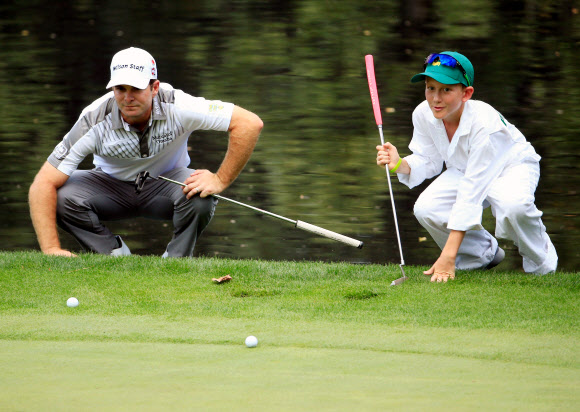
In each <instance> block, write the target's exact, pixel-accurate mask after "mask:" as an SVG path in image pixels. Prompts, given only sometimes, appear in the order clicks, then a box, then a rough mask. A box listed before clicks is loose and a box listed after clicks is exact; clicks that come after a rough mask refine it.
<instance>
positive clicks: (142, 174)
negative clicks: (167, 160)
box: [135, 170, 149, 194]
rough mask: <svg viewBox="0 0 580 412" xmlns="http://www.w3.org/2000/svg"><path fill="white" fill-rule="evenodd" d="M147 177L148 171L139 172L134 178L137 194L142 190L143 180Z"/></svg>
mask: <svg viewBox="0 0 580 412" xmlns="http://www.w3.org/2000/svg"><path fill="white" fill-rule="evenodd" d="M148 177H149V172H148V171H146V170H145V171H143V172H139V174H138V175H137V178H136V179H135V193H137V194H139V193H141V191H142V190H143V186H145V181H146V180H147V178H148Z"/></svg>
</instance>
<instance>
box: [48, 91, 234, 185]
mask: <svg viewBox="0 0 580 412" xmlns="http://www.w3.org/2000/svg"><path fill="white" fill-rule="evenodd" d="M233 108H234V105H233V104H232V103H225V102H222V101H219V100H206V99H204V98H202V97H194V96H191V95H189V94H187V93H184V92H183V91H181V90H178V89H174V88H173V87H171V85H169V84H167V83H161V84H160V86H159V93H158V94H157V96H156V97H155V98H154V99H153V109H152V111H151V118H150V119H149V127H148V128H146V129H145V130H144V131H143V133H141V132H140V131H138V130H137V129H135V128H133V127H131V126H130V125H129V124H128V123H127V122H125V121H124V120H123V118H122V116H121V112H120V110H119V107H118V106H117V102H116V101H115V98H114V94H113V92H112V91H111V92H109V93H107V94H106V95H104V96H103V97H101V98H99V99H97V100H95V101H94V102H93V103H92V104H90V105H89V106H88V107H86V108H85V109H84V110H83V111H82V113H81V115H80V117H79V119H78V121H77V122H76V123H75V125H74V126H73V128H72V129H71V130H70V131H69V132H68V133H67V134H66V135H65V137H64V138H63V140H62V141H61V142H60V143H59V144H58V145H57V146H56V147H55V148H54V150H53V152H52V153H51V154H50V156H49V157H48V162H49V163H50V164H51V165H53V166H54V167H56V168H57V169H58V170H60V171H61V172H63V173H65V174H66V175H69V176H70V175H71V174H72V172H74V171H75V170H76V169H77V167H78V165H79V164H80V163H81V161H82V160H83V159H84V158H85V157H86V156H88V155H90V154H92V155H93V163H94V165H95V166H96V167H98V168H101V169H102V170H103V171H104V172H105V173H107V174H109V175H110V176H113V177H114V178H116V179H119V180H123V181H134V180H135V177H136V176H137V174H138V173H139V172H141V171H144V170H147V171H149V172H150V173H151V175H153V176H157V175H159V174H162V173H164V172H166V171H168V170H172V169H175V168H177V167H187V166H188V165H189V163H190V158H189V154H188V152H187V140H188V137H189V135H190V134H191V133H192V132H193V131H195V130H216V131H222V132H226V131H227V130H228V128H229V125H230V120H231V117H232V112H233Z"/></svg>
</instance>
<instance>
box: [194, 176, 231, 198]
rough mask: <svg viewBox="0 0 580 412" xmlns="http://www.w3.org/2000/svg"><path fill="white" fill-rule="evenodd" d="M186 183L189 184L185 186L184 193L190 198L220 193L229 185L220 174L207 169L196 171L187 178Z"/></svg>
mask: <svg viewBox="0 0 580 412" xmlns="http://www.w3.org/2000/svg"><path fill="white" fill-rule="evenodd" d="M184 183H185V184H186V185H187V186H184V187H183V193H185V195H186V196H187V198H188V199H191V198H192V197H193V196H195V195H199V196H200V197H207V196H209V195H214V194H219V193H221V192H222V191H223V190H224V189H226V187H227V185H226V184H224V183H223V182H222V181H221V180H220V178H219V177H218V175H216V174H215V173H212V172H210V171H209V170H205V169H199V170H196V171H194V172H193V173H192V174H191V175H190V176H189V177H188V178H187V179H185V182H184Z"/></svg>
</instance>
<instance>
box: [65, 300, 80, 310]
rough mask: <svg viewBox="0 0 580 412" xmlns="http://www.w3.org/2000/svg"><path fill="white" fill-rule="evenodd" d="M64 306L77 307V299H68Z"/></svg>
mask: <svg viewBox="0 0 580 412" xmlns="http://www.w3.org/2000/svg"><path fill="white" fill-rule="evenodd" d="M66 305H67V306H68V307H69V308H76V307H77V306H78V305H79V300H78V299H77V298H68V299H67V301H66Z"/></svg>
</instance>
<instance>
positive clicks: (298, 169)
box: [0, 0, 580, 270]
mask: <svg viewBox="0 0 580 412" xmlns="http://www.w3.org/2000/svg"><path fill="white" fill-rule="evenodd" d="M575 7H577V6H575V3H574V2H573V1H500V0H496V1H483V0H481V1H459V0H440V1H437V2H434V1H431V0H418V1H417V0H414V1H405V0H401V1H394V0H392V1H360V0H353V1H350V0H343V1H338V0H336V1H333V0H327V1H322V0H318V1H313V0H310V1H307V0H305V1H297V0H296V1H292V0H290V1H281V0H278V1H241V0H240V1H231V0H229V1H220V0H214V1H172V2H169V1H167V2H160V1H139V2H137V1H125V2H112V1H108V0H105V1H98V2H97V1H93V0H83V1H68V2H64V1H53V0H51V1H40V0H37V1H31V0H28V1H27V0H19V1H15V0H3V1H2V3H1V5H0V45H1V47H0V74H1V75H0V108H1V110H0V170H1V173H0V206H1V207H0V233H1V237H0V239H1V240H0V249H2V250H13V251H16V250H28V249H37V248H38V245H37V242H36V237H35V235H34V232H33V229H32V225H31V222H30V218H29V214H28V206H27V191H28V187H29V185H30V183H31V181H32V179H33V178H34V175H35V174H36V172H37V170H38V169H39V167H40V166H41V165H42V163H43V162H44V161H45V160H46V158H47V156H48V154H49V153H50V152H51V151H52V149H53V148H54V146H55V145H56V144H57V143H58V142H59V141H60V140H61V139H62V137H63V135H64V134H65V133H66V132H67V131H68V130H69V128H70V127H71V126H72V124H73V123H74V121H75V120H76V119H77V118H78V116H79V114H80V112H81V110H82V109H83V108H84V107H85V106H86V105H88V104H89V103H91V102H92V101H93V100H94V99H96V98H97V97H99V96H101V95H102V94H104V93H105V92H106V90H105V89H104V87H105V85H106V83H107V81H108V78H109V64H110V59H111V57H112V56H113V54H114V53H115V52H117V51H118V50H120V49H123V48H126V47H129V46H137V47H142V48H145V49H147V50H148V51H149V52H150V53H151V54H153V56H154V57H155V58H156V60H157V63H158V66H159V75H160V79H161V80H162V81H166V82H169V83H171V84H172V85H173V86H174V87H176V88H180V89H183V90H185V91H187V92H189V93H191V94H193V95H198V96H203V97H206V98H210V99H221V100H224V101H231V102H234V103H236V104H238V105H240V106H242V107H244V108H247V109H249V110H251V111H254V112H255V113H257V114H258V115H259V116H260V117H261V118H262V119H263V120H264V122H265V125H266V126H265V129H264V131H263V134H262V136H261V139H260V142H259V144H258V146H257V148H256V151H255V153H254V155H253V156H252V158H251V160H250V162H249V164H248V165H247V167H246V169H245V170H244V172H243V173H242V175H241V176H240V177H239V178H238V180H237V181H236V182H234V184H233V185H232V186H231V187H230V188H228V189H227V190H226V191H225V192H224V193H223V195H225V196H228V197H231V198H234V199H237V200H240V201H242V202H246V203H250V204H252V205H255V206H257V207H260V208H263V209H266V210H269V211H271V212H274V213H277V214H280V215H283V216H286V217H289V218H292V219H300V220H303V221H306V222H309V223H312V224H315V225H318V226H321V227H324V228H327V229H331V230H334V231H337V232H340V233H343V234H345V235H348V236H351V237H355V238H357V239H360V240H363V241H364V242H365V247H364V248H363V249H362V250H358V249H354V248H351V247H349V246H343V245H342V244H339V243H335V242H333V241H330V240H327V239H324V238H319V237H317V236H312V235H310V234H308V233H306V232H302V231H300V230H297V229H293V228H292V226H291V225H289V224H286V223H284V222H279V221H277V220H274V219H272V218H271V217H267V216H260V215H257V214H256V213H254V212H252V211H249V210H246V209H242V208H240V207H238V206H234V205H230V204H227V203H225V202H221V203H220V205H219V206H218V209H217V211H216V215H215V217H214V220H213V221H212V223H211V224H210V226H209V227H208V229H207V230H206V232H205V233H204V235H203V237H202V238H201V239H200V241H199V243H198V246H197V248H196V254H197V255H204V256H218V257H228V258H240V259H249V258H262V259H270V260H274V259H276V260H322V261H347V262H361V263H362V262H372V263H398V262H399V254H398V248H397V242H396V237H395V230H394V226H393V217H392V210H391V206H390V199H389V196H388V188H387V182H386V177H385V173H384V170H381V169H379V168H378V167H377V166H376V165H375V149H374V147H375V145H376V144H377V143H378V142H379V136H378V133H377V129H376V125H375V123H374V118H373V114H372V108H371V103H370V98H369V92H368V86H367V81H366V76H365V65H364V56H365V54H373V55H374V58H375V65H376V72H377V83H378V87H379V97H380V101H381V106H382V108H383V110H384V113H383V121H384V124H385V137H386V139H387V140H389V141H391V142H393V143H394V144H396V145H397V146H398V147H399V149H400V151H401V152H402V153H403V154H407V153H408V150H407V148H406V147H407V145H408V142H409V140H410V137H411V134H412V125H411V112H412V110H413V109H414V108H415V106H416V105H417V104H419V103H420V102H421V100H422V99H423V90H422V87H421V86H418V85H411V84H410V83H409V78H410V77H411V76H412V75H413V74H414V73H416V72H418V71H419V70H420V69H421V68H422V62H423V59H424V58H425V56H426V55H427V54H429V53H430V52H434V51H442V50H457V51H460V52H463V53H464V54H466V55H467V56H468V57H469V58H470V59H471V61H472V62H473V64H474V66H475V71H476V72H475V73H476V74H475V88H476V93H475V96H474V98H476V99H479V100H484V101H487V102H488V103H490V104H492V105H493V106H495V107H496V108H497V109H498V110H499V111H501V112H502V113H503V114H504V115H505V117H507V118H508V119H509V120H510V121H511V122H512V123H514V124H516V125H517V126H518V128H520V130H522V131H523V133H524V134H525V135H526V137H527V138H528V140H529V141H530V142H531V143H532V144H533V145H534V147H535V148H536V150H537V151H538V153H539V154H540V155H541V156H542V158H543V159H542V162H541V168H542V175H541V179H540V185H539V187H538V190H537V193H536V195H537V199H536V201H537V204H538V207H539V208H540V209H541V210H542V211H543V212H544V217H543V220H544V223H545V225H546V226H547V228H548V233H549V234H550V235H551V237H552V239H553V241H554V244H555V245H556V248H557V250H558V253H559V256H560V268H561V269H565V270H579V269H580V250H579V249H580V248H579V247H578V243H579V240H580V236H579V232H578V229H579V226H580V218H579V213H580V198H579V193H578V191H579V190H580V178H579V177H578V176H579V173H578V172H579V168H580V166H579V165H580V156H579V154H578V149H579V148H580V132H579V130H580V111H579V109H578V107H579V106H580V82H579V81H578V80H579V79H580V53H579V48H580V47H579V46H580V20H579V15H578V10H577V8H575ZM226 144H227V138H226V135H225V134H220V133H207V132H203V133H196V134H195V135H194V136H192V137H191V139H190V146H191V156H192V159H193V160H192V167H196V168H208V169H210V170H214V171H215V170H216V169H217V167H218V166H219V164H220V162H221V160H222V158H223V154H224V151H225V148H226ZM85 165H86V166H87V167H90V162H86V163H85ZM393 184H394V194H395V201H396V205H397V212H398V216H399V226H400V229H401V237H402V241H403V249H404V254H405V262H406V263H407V264H423V265H427V264H430V263H432V262H433V261H434V260H435V258H436V257H437V256H438V252H439V251H438V250H437V248H436V246H435V244H434V243H433V242H432V241H431V240H430V239H429V238H427V240H424V238H425V237H427V236H428V235H427V233H426V232H425V231H424V230H423V229H422V228H420V227H419V225H418V224H417V223H416V221H415V219H414V217H413V215H412V207H413V203H414V201H415V199H416V198H417V196H418V194H419V193H420V192H421V190H422V189H424V187H425V185H423V186H421V187H419V188H415V189H413V190H409V189H407V188H406V187H405V186H403V185H401V184H399V183H398V182H396V179H395V181H394V182H393ZM485 222H486V226H487V227H488V228H491V229H492V230H493V219H492V218H491V214H490V213H489V211H487V212H486V214H485ZM110 226H111V228H112V229H114V230H115V231H116V232H117V233H118V234H120V235H122V236H123V238H124V239H125V240H126V242H127V244H128V245H129V246H130V248H131V249H132V251H133V252H134V253H140V254H161V253H163V251H164V250H165V245H166V243H167V242H168V241H169V239H170V237H171V226H170V225H168V224H167V223H164V222H152V221H146V220H136V221H127V222H122V223H120V222H116V223H113V224H111V225H110ZM61 238H62V241H63V244H64V245H65V246H67V247H70V248H72V249H73V250H78V246H77V245H76V243H75V242H74V240H72V239H71V238H70V237H69V236H68V235H67V234H64V233H63V234H62V236H61ZM500 244H501V245H502V246H503V247H505V248H506V249H507V253H508V259H507V260H506V263H504V264H502V268H505V269H513V268H520V267H521V259H520V258H519V256H518V255H517V251H516V250H515V249H514V247H513V245H512V244H511V243H508V242H506V241H500Z"/></svg>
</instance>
